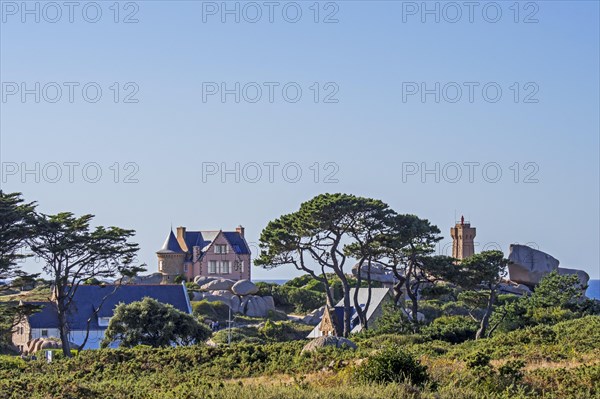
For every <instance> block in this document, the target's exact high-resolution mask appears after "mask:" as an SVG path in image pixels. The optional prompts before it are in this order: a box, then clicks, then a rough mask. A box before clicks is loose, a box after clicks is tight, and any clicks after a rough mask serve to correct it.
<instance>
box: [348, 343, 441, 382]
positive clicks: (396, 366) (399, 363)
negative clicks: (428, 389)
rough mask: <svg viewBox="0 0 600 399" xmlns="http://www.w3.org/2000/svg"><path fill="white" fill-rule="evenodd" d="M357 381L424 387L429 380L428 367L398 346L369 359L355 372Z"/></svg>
mask: <svg viewBox="0 0 600 399" xmlns="http://www.w3.org/2000/svg"><path fill="white" fill-rule="evenodd" d="M355 376H356V379H357V380H359V381H362V382H376V383H389V382H405V381H406V382H409V383H411V384H413V385H423V384H424V383H425V382H427V380H428V379H429V376H428V375H427V366H424V365H422V364H421V362H420V361H419V360H417V359H415V357H414V356H412V355H410V354H409V353H407V352H405V351H403V350H402V348H400V347H398V346H392V347H389V348H386V349H383V350H382V351H381V352H378V353H376V354H374V355H373V356H371V357H369V358H368V359H367V361H366V362H364V363H363V364H361V365H360V366H358V367H357V368H356V370H355Z"/></svg>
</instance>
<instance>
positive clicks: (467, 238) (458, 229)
mask: <svg viewBox="0 0 600 399" xmlns="http://www.w3.org/2000/svg"><path fill="white" fill-rule="evenodd" d="M475 234H476V229H475V227H471V224H470V223H469V222H465V217H464V216H461V217H460V222H457V223H456V225H455V226H454V227H452V228H450V235H451V236H452V257H453V258H456V259H465V258H468V257H469V256H471V255H473V254H475V243H474V241H473V240H474V239H475Z"/></svg>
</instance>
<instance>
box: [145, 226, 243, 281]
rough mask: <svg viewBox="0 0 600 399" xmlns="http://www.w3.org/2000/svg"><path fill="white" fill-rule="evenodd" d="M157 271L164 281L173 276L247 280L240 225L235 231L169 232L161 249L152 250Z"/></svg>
mask: <svg viewBox="0 0 600 399" xmlns="http://www.w3.org/2000/svg"><path fill="white" fill-rule="evenodd" d="M156 255H157V256H158V271H159V272H160V273H162V274H163V275H164V276H165V280H166V281H167V282H169V281H172V280H173V279H174V278H175V277H176V276H179V275H181V276H183V277H185V279H186V280H188V281H191V280H193V279H194V277H196V276H207V277H223V278H227V279H231V280H242V279H248V280H250V266H251V265H250V248H249V246H248V243H247V242H246V239H245V238H244V228H243V227H242V226H238V227H237V228H236V229H235V231H222V230H218V231H187V230H186V228H185V227H178V228H177V236H175V234H174V233H173V231H172V230H171V232H170V233H169V236H168V237H167V239H166V240H165V243H164V244H163V246H162V248H161V249H160V250H159V251H157V252H156Z"/></svg>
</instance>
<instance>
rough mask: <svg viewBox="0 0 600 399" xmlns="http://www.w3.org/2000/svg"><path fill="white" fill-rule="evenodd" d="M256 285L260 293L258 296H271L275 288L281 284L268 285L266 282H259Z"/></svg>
mask: <svg viewBox="0 0 600 399" xmlns="http://www.w3.org/2000/svg"><path fill="white" fill-rule="evenodd" d="M254 284H255V285H256V286H257V287H258V293H256V295H258V296H271V295H273V293H272V291H273V288H274V287H279V284H275V283H266V282H264V281H258V282H256V283H254Z"/></svg>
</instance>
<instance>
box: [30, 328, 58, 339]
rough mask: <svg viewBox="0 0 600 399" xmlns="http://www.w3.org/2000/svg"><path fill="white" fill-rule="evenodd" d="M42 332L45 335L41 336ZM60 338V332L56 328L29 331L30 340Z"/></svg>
mask: <svg viewBox="0 0 600 399" xmlns="http://www.w3.org/2000/svg"><path fill="white" fill-rule="evenodd" d="M42 330H46V331H47V334H46V335H42ZM50 337H53V338H60V331H59V330H58V328H32V329H31V339H37V338H50Z"/></svg>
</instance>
